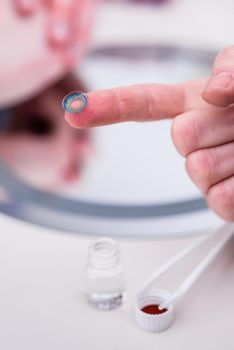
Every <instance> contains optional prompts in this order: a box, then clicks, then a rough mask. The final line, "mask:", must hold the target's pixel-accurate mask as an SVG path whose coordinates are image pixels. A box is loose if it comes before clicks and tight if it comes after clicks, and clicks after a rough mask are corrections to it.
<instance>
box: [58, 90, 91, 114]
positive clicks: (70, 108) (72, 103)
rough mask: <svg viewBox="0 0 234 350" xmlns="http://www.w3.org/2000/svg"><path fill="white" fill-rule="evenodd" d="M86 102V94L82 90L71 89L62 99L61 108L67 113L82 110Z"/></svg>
mask: <svg viewBox="0 0 234 350" xmlns="http://www.w3.org/2000/svg"><path fill="white" fill-rule="evenodd" d="M87 103H88V96H87V95H86V94H85V93H84V92H79V91H72V92H70V93H69V94H68V95H66V96H65V97H64V99H63V101H62V106H63V109H64V110H65V111H67V112H69V113H79V112H82V111H83V110H84V109H85V107H86V106H87Z"/></svg>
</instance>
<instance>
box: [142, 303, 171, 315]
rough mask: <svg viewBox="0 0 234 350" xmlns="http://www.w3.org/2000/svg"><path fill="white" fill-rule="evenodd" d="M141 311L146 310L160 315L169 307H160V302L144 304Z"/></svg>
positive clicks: (151, 313)
mask: <svg viewBox="0 0 234 350" xmlns="http://www.w3.org/2000/svg"><path fill="white" fill-rule="evenodd" d="M141 311H143V312H145V313H146V314H150V315H160V314H163V313H164V312H166V311H167V309H159V305H158V304H151V305H146V306H144V307H143V308H142V309H141Z"/></svg>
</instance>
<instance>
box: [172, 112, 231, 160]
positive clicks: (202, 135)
mask: <svg viewBox="0 0 234 350" xmlns="http://www.w3.org/2000/svg"><path fill="white" fill-rule="evenodd" d="M172 138H173V141H174V144H175V146H176V148H177V150H178V151H179V153H180V154H181V155H183V156H187V155H188V154H189V153H191V152H194V151H196V150H198V149H202V148H208V147H214V146H218V145H222V144H224V143H227V142H231V141H233V140H234V107H227V108H216V107H209V108H204V109H198V110H192V111H189V112H186V113H184V114H182V115H180V116H178V117H177V118H175V119H174V121H173V125H172Z"/></svg>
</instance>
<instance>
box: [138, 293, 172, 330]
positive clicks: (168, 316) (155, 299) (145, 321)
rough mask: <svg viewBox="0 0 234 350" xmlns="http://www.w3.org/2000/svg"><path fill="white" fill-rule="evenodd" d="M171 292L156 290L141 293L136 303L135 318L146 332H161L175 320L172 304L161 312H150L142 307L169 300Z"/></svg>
mask: <svg viewBox="0 0 234 350" xmlns="http://www.w3.org/2000/svg"><path fill="white" fill-rule="evenodd" d="M169 296H170V293H169V292H167V291H165V290H156V291H154V292H153V293H151V294H139V295H138V296H137V299H136V303H135V320H136V323H137V324H138V326H139V327H140V328H141V329H143V330H144V331H146V332H152V333H159V332H162V331H165V330H166V329H168V328H169V327H170V326H171V324H172V322H173V320H174V306H173V305H170V306H168V307H167V310H166V311H164V312H163V313H161V314H149V313H147V312H145V311H142V309H143V308H144V307H146V306H149V305H159V304H160V303H162V302H163V301H165V300H167V299H168V297H169Z"/></svg>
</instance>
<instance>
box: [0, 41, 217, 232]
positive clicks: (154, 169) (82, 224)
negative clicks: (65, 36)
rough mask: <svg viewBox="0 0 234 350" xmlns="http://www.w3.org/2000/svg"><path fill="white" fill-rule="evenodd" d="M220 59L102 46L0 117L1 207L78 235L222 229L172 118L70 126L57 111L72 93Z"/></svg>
mask: <svg viewBox="0 0 234 350" xmlns="http://www.w3.org/2000/svg"><path fill="white" fill-rule="evenodd" d="M215 54H216V53H215V52H205V51H198V50H192V49H184V48H180V47H168V46H167V47H165V46H145V47H142V46H131V47H127V46H126V47H120V46H119V47H117V46H115V47H103V48H99V49H96V50H94V51H93V52H91V53H90V55H89V56H88V57H87V58H86V59H85V61H84V63H83V65H82V66H80V67H79V71H78V72H77V74H76V76H69V77H65V78H64V79H63V81H61V82H59V83H58V84H56V85H55V86H54V87H52V88H50V89H48V91H46V92H44V93H43V94H41V95H40V96H37V97H35V98H34V99H32V100H31V101H28V102H27V103H24V104H23V105H21V106H17V107H14V109H12V110H11V109H10V110H7V111H4V112H2V114H3V116H2V118H1V120H2V122H1V123H2V124H4V115H7V116H9V114H10V115H11V117H10V118H7V120H8V124H9V125H6V123H5V124H4V125H2V126H1V129H2V130H1V133H2V137H1V140H0V154H1V159H2V161H1V169H0V171H1V173H0V174H1V180H0V181H1V193H0V197H1V207H0V210H1V211H2V212H4V213H6V214H8V215H11V216H14V217H16V218H19V219H22V220H26V221H29V222H32V223H36V224H39V225H43V226H47V227H52V228H56V229H59V230H65V231H72V232H75V233H78V234H92V235H93V234H94V235H121V236H126V237H136V236H138V237H142V238H144V237H155V238H156V237H162V236H163V237H166V236H168V235H177V236H178V235H183V234H185V233H186V234H187V233H188V231H190V232H191V234H194V233H199V232H201V231H204V230H207V229H211V228H213V227H214V226H216V225H217V224H218V223H219V222H220V221H221V220H220V219H219V218H218V217H217V216H216V215H215V214H214V213H212V212H211V211H210V210H209V209H208V208H207V206H206V203H205V202H204V199H203V198H202V195H201V193H200V192H199V191H198V189H197V188H196V187H195V186H194V185H193V183H192V182H191V180H190V179H189V177H188V175H187V174H186V171H185V169H184V159H183V158H182V157H180V156H179V155H178V154H177V152H176V150H175V148H174V146H173V144H172V141H171V137H170V127H171V121H170V120H166V121H160V122H149V123H145V124H142V123H139V124H138V123H125V124H121V125H114V126H106V127H100V128H96V129H92V130H88V131H87V130H72V129H71V128H70V127H69V126H68V125H66V123H65V122H64V120H63V112H62V108H61V100H62V97H63V96H64V95H65V94H66V93H67V92H69V91H71V90H74V89H77V90H81V89H82V90H86V89H87V90H96V89H102V88H107V87H114V86H120V85H126V84H135V83H146V82H160V83H177V82H181V81H185V80H189V79H194V78H197V77H201V76H206V75H208V74H209V72H210V70H211V66H212V61H213V59H214V57H215ZM9 120H10V122H9ZM32 120H33V123H32ZM9 141H10V142H9ZM12 159H13V160H14V161H12Z"/></svg>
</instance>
